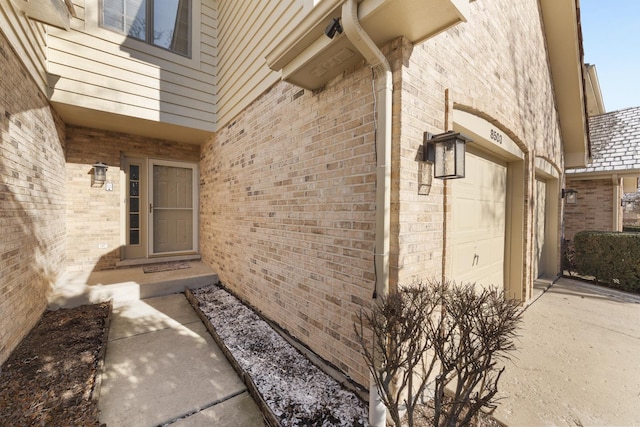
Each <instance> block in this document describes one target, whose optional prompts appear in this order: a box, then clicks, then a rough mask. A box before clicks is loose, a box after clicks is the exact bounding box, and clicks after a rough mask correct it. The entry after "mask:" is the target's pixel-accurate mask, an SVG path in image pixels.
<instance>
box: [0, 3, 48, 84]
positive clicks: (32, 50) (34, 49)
mask: <svg viewBox="0 0 640 427" xmlns="http://www.w3.org/2000/svg"><path fill="white" fill-rule="evenodd" d="M0 31H2V33H3V34H4V35H5V37H6V38H7V40H9V43H11V46H12V47H13V48H14V49H15V51H16V53H17V54H18V57H19V58H20V59H21V60H22V62H23V64H24V66H25V68H26V69H27V71H28V72H29V74H31V76H32V77H33V79H34V80H35V82H36V84H37V85H38V88H39V89H40V90H41V91H42V92H43V93H46V88H47V83H46V82H47V79H46V73H45V48H44V46H45V26H44V25H42V24H40V23H38V22H36V21H32V20H30V19H27V18H26V17H25V16H24V14H23V13H22V12H20V11H18V10H16V9H15V8H14V7H13V5H12V4H11V1H9V0H7V1H3V2H0Z"/></svg>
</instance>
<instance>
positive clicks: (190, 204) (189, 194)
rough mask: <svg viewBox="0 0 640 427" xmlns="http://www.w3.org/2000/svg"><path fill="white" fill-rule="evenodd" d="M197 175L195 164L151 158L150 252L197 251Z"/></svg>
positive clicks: (175, 252)
mask: <svg viewBox="0 0 640 427" xmlns="http://www.w3.org/2000/svg"><path fill="white" fill-rule="evenodd" d="M197 175H198V173H197V168H196V165H194V164H190V163H180V162H172V161H165V160H150V161H149V183H150V189H149V194H150V195H151V201H150V205H149V251H150V255H160V254H178V253H185V252H195V251H196V242H197V238H196V224H197V204H196V200H197V188H198V185H197V183H198V177H197Z"/></svg>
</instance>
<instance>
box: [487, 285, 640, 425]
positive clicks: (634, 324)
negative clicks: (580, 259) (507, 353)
mask: <svg viewBox="0 0 640 427" xmlns="http://www.w3.org/2000/svg"><path fill="white" fill-rule="evenodd" d="M520 335H521V338H520V339H519V341H518V343H517V345H518V351H517V352H516V353H515V354H514V357H513V358H512V360H511V361H510V362H507V369H506V371H505V373H504V374H503V376H502V378H501V379H500V383H499V384H498V389H499V390H500V393H499V395H500V396H501V397H503V398H504V400H501V401H500V402H499V403H498V409H497V410H496V412H495V414H494V415H495V417H496V418H497V419H498V420H499V421H501V422H503V423H505V424H507V425H508V426H555V425H559V426H560V425H561V426H640V363H639V360H640V296H638V295H631V294H626V293H622V292H617V291H615V290H609V289H606V288H602V287H597V286H594V285H590V284H587V283H584V282H580V281H576V280H569V279H560V280H559V281H558V282H556V283H555V284H554V285H553V286H552V287H551V288H549V290H548V291H547V292H545V293H544V294H543V295H542V296H541V297H540V298H539V299H538V300H536V301H535V302H534V303H533V304H532V305H531V306H529V307H528V308H527V310H526V311H525V313H524V321H523V327H522V329H521V330H520Z"/></svg>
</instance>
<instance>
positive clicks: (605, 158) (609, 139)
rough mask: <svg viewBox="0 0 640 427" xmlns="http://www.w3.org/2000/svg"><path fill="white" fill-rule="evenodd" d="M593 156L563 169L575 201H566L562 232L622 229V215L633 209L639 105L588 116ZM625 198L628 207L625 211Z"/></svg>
mask: <svg viewBox="0 0 640 427" xmlns="http://www.w3.org/2000/svg"><path fill="white" fill-rule="evenodd" d="M589 132H590V136H591V138H590V139H591V151H592V159H591V161H590V162H589V164H588V165H587V166H586V167H582V168H572V169H567V170H566V188H567V189H570V190H573V191H577V193H576V197H575V201H576V203H575V204H569V203H565V211H564V222H565V230H564V235H565V238H566V239H568V240H573V237H574V236H575V234H576V233H577V232H578V231H583V230H598V231H622V226H623V217H624V215H626V214H627V213H626V212H627V211H628V212H629V215H631V214H632V212H633V206H632V205H633V204H634V203H633V200H632V199H633V197H632V196H631V195H629V196H627V197H626V198H625V193H635V192H636V190H637V188H638V177H640V107H633V108H626V109H624V110H619V111H612V112H609V113H604V114H599V115H596V116H592V117H590V118H589ZM627 200H628V203H629V207H628V208H627V209H626V210H625V204H626V203H627V202H626V201H627Z"/></svg>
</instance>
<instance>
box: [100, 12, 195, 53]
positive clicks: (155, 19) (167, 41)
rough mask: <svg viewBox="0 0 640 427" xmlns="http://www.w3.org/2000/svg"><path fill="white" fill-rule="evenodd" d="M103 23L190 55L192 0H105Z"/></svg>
mask: <svg viewBox="0 0 640 427" xmlns="http://www.w3.org/2000/svg"><path fill="white" fill-rule="evenodd" d="M100 22H101V25H102V26H103V27H106V28H109V29H112V30H115V31H118V32H121V33H124V34H126V35H128V36H129V37H133V38H136V39H138V40H142V41H144V42H147V43H149V44H152V45H154V46H159V47H162V48H165V49H168V50H170V51H172V52H176V53H179V54H180V55H184V56H191V0H102V19H101V21H100Z"/></svg>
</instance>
